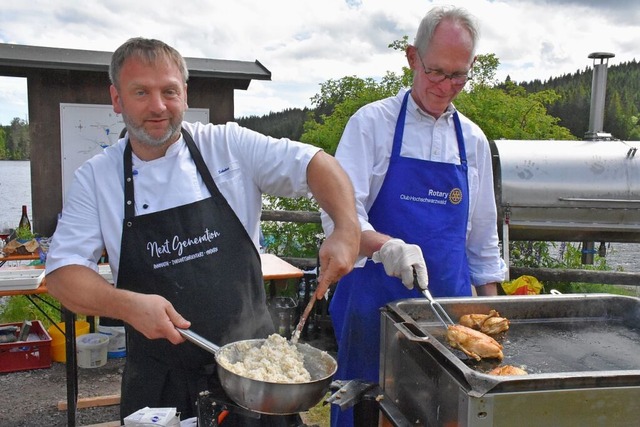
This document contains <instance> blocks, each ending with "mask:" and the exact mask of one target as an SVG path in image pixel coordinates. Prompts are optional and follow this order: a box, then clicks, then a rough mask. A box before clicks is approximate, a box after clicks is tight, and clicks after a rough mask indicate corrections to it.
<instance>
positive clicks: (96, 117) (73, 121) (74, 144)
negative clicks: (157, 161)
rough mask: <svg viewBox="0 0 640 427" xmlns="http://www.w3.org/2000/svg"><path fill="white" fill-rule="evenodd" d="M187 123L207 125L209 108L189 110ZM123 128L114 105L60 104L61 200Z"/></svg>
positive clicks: (113, 141) (112, 142)
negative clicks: (77, 176)
mask: <svg viewBox="0 0 640 427" xmlns="http://www.w3.org/2000/svg"><path fill="white" fill-rule="evenodd" d="M184 119H185V120H186V121H188V122H202V123H209V109H208V108H190V109H188V110H187V111H186V112H185V114H184ZM122 129H124V121H123V120H122V116H121V115H120V114H116V113H114V111H113V106H112V105H110V104H108V105H100V104H66V103H60V142H61V144H62V146H61V150H60V151H61V153H62V200H63V202H64V200H65V199H66V196H67V189H68V187H69V186H70V185H71V182H72V181H73V174H74V172H75V170H76V169H78V167H80V165H82V164H83V163H84V162H85V161H87V160H89V159H90V158H91V157H93V156H95V155H96V154H99V153H101V152H102V151H103V150H104V149H105V148H107V147H108V146H110V145H112V144H115V143H116V142H117V141H118V136H119V135H120V132H121V131H122Z"/></svg>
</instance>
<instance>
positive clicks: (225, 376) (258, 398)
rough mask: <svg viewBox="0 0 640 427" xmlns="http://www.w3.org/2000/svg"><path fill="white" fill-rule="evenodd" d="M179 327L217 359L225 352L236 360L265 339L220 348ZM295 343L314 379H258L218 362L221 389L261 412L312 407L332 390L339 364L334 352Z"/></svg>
mask: <svg viewBox="0 0 640 427" xmlns="http://www.w3.org/2000/svg"><path fill="white" fill-rule="evenodd" d="M177 329H178V332H180V334H181V335H182V336H183V337H185V338H186V339H187V340H189V341H191V342H192V343H194V344H196V345H197V346H199V347H200V348H202V349H204V350H206V351H208V352H210V353H213V354H214V355H215V356H216V361H218V357H219V356H220V355H224V357H225V358H226V359H228V360H229V361H230V362H232V363H235V362H236V361H237V360H238V359H239V358H240V356H241V355H242V353H243V352H246V351H247V350H248V349H249V348H252V347H259V346H261V345H262V344H263V343H264V341H265V340H264V339H253V340H243V341H236V342H232V343H229V344H227V345H225V346H223V347H219V346H217V345H215V344H213V343H212V342H211V341H209V340H207V339H206V338H204V337H202V336H200V335H198V334H196V333H195V332H193V331H191V330H189V329H181V328H177ZM295 346H296V348H297V350H298V351H299V352H300V353H302V355H303V356H304V367H305V368H306V369H307V371H309V374H311V381H308V382H304V383H275V382H268V381H259V380H255V379H253V378H248V377H245V376H242V375H238V374H236V373H234V372H231V371H230V370H228V369H226V368H224V367H223V366H222V365H221V364H220V363H217V365H218V368H217V369H218V377H219V378H220V383H221V385H222V388H223V389H224V391H225V392H226V393H227V395H228V396H229V397H230V398H231V399H232V400H233V401H234V402H235V403H237V404H238V405H240V406H242V407H243V408H245V409H249V410H251V411H255V412H259V413H262V414H269V415H287V414H296V413H298V412H304V411H307V410H309V409H310V408H312V407H313V406H315V405H316V404H317V403H318V402H320V400H322V398H323V397H324V396H325V394H326V393H327V391H329V386H330V384H331V380H332V378H333V375H334V374H335V372H336V369H337V368H338V364H337V362H336V360H335V359H334V358H333V357H332V356H331V355H329V354H328V353H326V352H324V351H321V350H318V349H317V348H315V347H312V346H310V345H308V344H300V343H297V344H295Z"/></svg>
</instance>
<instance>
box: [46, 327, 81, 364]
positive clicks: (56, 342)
mask: <svg viewBox="0 0 640 427" xmlns="http://www.w3.org/2000/svg"><path fill="white" fill-rule="evenodd" d="M57 325H58V327H59V328H60V329H62V332H65V331H66V328H65V324H64V322H60V323H58V324H57ZM47 332H49V335H51V359H53V361H54V362H62V363H65V362H66V361H67V349H66V347H65V342H64V335H63V334H62V332H60V331H59V330H58V328H56V327H55V325H51V326H49V329H47ZM88 333H89V322H85V321H84V320H78V321H76V338H77V337H79V336H80V335H84V334H88Z"/></svg>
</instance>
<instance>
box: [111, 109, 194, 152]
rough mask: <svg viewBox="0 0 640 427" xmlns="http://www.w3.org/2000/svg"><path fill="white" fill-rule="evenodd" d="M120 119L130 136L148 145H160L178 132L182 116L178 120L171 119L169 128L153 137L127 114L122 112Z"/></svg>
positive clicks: (180, 127) (169, 140)
mask: <svg viewBox="0 0 640 427" xmlns="http://www.w3.org/2000/svg"><path fill="white" fill-rule="evenodd" d="M122 121H124V124H125V126H126V128H127V132H129V134H130V137H131V136H132V137H133V138H135V139H136V140H138V141H140V142H141V143H142V144H145V145H148V146H150V147H161V146H163V145H165V144H166V143H167V142H171V139H172V138H173V137H174V136H175V135H177V134H179V133H180V129H182V125H181V124H182V117H180V120H177V121H174V120H171V121H170V122H169V128H168V129H167V131H166V132H165V133H164V134H163V135H161V136H160V137H157V138H156V137H154V136H152V135H150V134H149V133H148V132H147V131H146V130H145V129H144V127H143V126H141V125H138V124H137V123H135V122H134V120H133V119H132V118H131V117H129V116H128V115H127V114H125V113H124V112H122Z"/></svg>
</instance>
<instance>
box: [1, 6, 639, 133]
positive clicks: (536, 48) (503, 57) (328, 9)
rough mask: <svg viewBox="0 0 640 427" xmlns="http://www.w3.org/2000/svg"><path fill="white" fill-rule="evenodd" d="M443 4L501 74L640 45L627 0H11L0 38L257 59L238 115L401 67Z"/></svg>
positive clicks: (10, 98) (549, 73) (7, 97)
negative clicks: (476, 33) (464, 17)
mask: <svg viewBox="0 0 640 427" xmlns="http://www.w3.org/2000/svg"><path fill="white" fill-rule="evenodd" d="M447 3H455V4H457V5H460V6H463V7H466V8H467V9H469V10H470V11H471V12H472V13H474V14H475V15H476V16H477V17H478V19H479V21H480V25H481V39H480V44H479V46H478V47H479V53H494V54H496V56H497V57H498V58H499V60H500V64H501V65H500V67H499V69H498V74H497V77H498V79H500V80H503V79H504V78H506V76H507V75H510V76H511V78H512V79H513V80H515V81H530V80H533V79H541V80H546V79H548V78H550V77H554V76H560V75H563V74H566V73H573V72H575V71H577V70H582V69H584V68H585V67H587V66H590V65H591V64H592V61H591V60H589V59H588V58H587V56H588V54H589V53H591V52H595V51H608V52H613V53H615V55H616V56H615V58H613V59H612V60H610V61H609V63H610V64H616V63H619V62H624V61H630V60H632V59H634V58H635V57H636V56H637V52H638V46H640V19H638V18H640V16H639V14H640V5H639V4H637V3H638V2H637V1H624V0H610V1H608V2H601V1H598V0H555V1H551V0H548V1H544V0H493V1H491V0H457V1H455V2H452V1H451V0H436V1H426V2H425V1H423V0H394V2H393V3H391V2H389V1H387V0H315V1H313V0H307V1H300V0H270V1H255V0H234V1H229V2H220V1H210V0H191V1H190V2H189V7H188V8H181V7H179V5H177V4H176V3H175V2H174V1H172V0H155V1H150V0H138V1H131V0H96V1H93V2H90V3H87V2H85V1H81V0H57V1H50V0H48V1H45V0H32V1H29V2H18V1H13V2H8V3H7V4H6V5H3V13H2V14H1V15H0V42H3V43H18V44H27V45H37V46H49V47H62V48H70V49H89V50H101V51H113V50H115V49H116V48H117V47H118V46H119V45H120V44H121V43H122V42H124V41H125V40H126V39H128V38H130V37H133V36H144V37H151V38H158V39H161V40H164V41H166V42H167V43H169V44H171V45H172V46H174V47H176V48H177V49H178V50H179V51H180V52H181V53H182V54H183V55H184V56H190V57H202V58H216V59H234V60H246V61H254V60H259V61H260V62H261V63H262V64H263V65H264V66H265V67H267V68H268V69H269V70H270V71H271V73H272V81H266V82H265V81H254V82H251V84H250V86H249V88H248V90H247V91H236V103H235V105H236V111H237V114H238V115H251V114H254V115H261V114H266V113H268V112H269V111H281V110H282V109H284V108H294V107H298V108H302V107H305V106H311V104H310V98H311V97H312V96H313V95H315V94H316V93H318V92H319V88H320V84H321V83H323V82H325V81H327V80H329V79H338V78H341V77H344V76H349V75H357V76H359V77H372V78H380V77H382V76H383V75H384V74H385V73H386V72H387V71H393V72H400V70H401V67H402V66H404V65H405V64H406V60H405V58H404V55H403V54H402V52H397V51H394V50H392V49H390V48H388V45H389V44H390V43H392V42H393V41H395V40H400V39H402V37H403V36H405V35H406V36H409V40H410V42H411V41H412V40H413V37H414V34H415V31H416V29H417V27H418V24H419V21H420V19H421V18H422V16H423V15H424V14H425V13H426V12H427V10H428V9H429V8H430V7H431V5H433V4H447ZM6 81H7V79H6V78H2V77H0V88H2V89H5V88H7V89H6V90H2V92H0V104H1V105H2V107H1V108H0V123H1V122H6V121H7V114H8V115H9V116H13V115H16V116H18V117H24V116H25V115H26V107H25V105H26V100H25V101H23V102H16V101H17V98H20V96H19V94H20V90H21V89H20V87H19V86H20V85H15V83H6ZM14 87H15V88H17V89H14ZM22 90H23V92H22V96H23V97H24V98H26V90H24V89H22ZM105 90H107V89H106V88H105ZM11 91H13V92H11ZM18 101H19V100H18ZM9 105H10V106H9ZM12 108H14V110H13V111H15V113H13V114H12V113H10V112H8V111H11V109H12ZM10 119H11V117H10V118H9V119H8V120H10Z"/></svg>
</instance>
